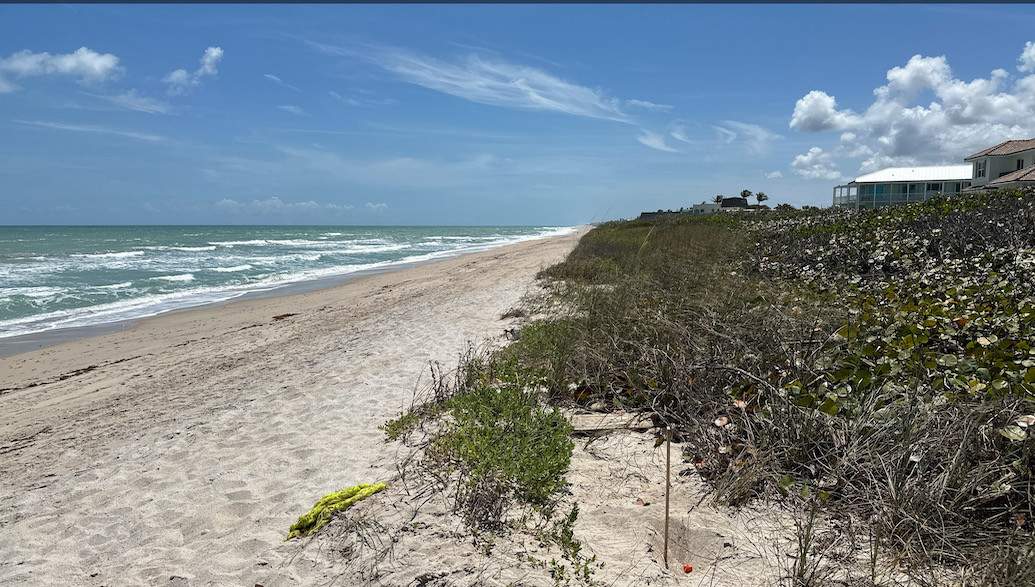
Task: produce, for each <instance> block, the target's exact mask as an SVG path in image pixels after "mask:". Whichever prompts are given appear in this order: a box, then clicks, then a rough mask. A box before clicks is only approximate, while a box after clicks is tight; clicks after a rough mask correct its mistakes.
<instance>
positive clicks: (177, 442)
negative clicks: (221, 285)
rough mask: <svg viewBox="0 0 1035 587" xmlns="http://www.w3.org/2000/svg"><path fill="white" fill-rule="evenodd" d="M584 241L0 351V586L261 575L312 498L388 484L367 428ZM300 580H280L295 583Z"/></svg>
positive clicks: (378, 441) (211, 581)
mask: <svg viewBox="0 0 1035 587" xmlns="http://www.w3.org/2000/svg"><path fill="white" fill-rule="evenodd" d="M577 237H578V235H570V236H564V237H556V238H550V239H542V240H535V241H528V242H523V243H519V244H514V245H508V246H505V247H500V248H496V249H492V250H489V251H484V252H479V253H473V254H469V255H465V256H461V257H456V258H451V259H446V260H441V261H436V262H433V263H428V264H425V265H421V266H418V267H411V268H406V269H401V270H398V271H394V272H390V273H384V274H378V275H370V276H364V277H361V278H357V279H355V280H353V281H350V282H348V283H345V284H343V285H339V286H335V287H332V288H328V289H322V290H318V291H312V292H307V293H301V294H293V295H286V296H281V297H273V298H265V299H255V300H246V301H239V302H233V303H228V304H222V305H218V306H212V307H202V308H199V309H194V310H188V311H183V312H176V313H172V314H168V315H164V316H159V317H156V318H152V319H147V320H143V321H141V322H139V323H137V324H136V325H134V326H133V327H131V328H129V329H126V330H123V331H119V332H114V333H109V334H104V335H101V336H95V337H90V338H84V339H81V340H74V341H70V342H65V343H61V344H58V345H54V346H50V347H46V348H43V349H40V350H35V351H31V352H26V353H22V354H18V355H14V356H10V357H5V358H0V457H2V460H0V488H2V490H0V495H2V497H0V528H2V532H3V539H2V540H0V583H2V584H37V585H56V584H65V585H139V584H163V585H168V584H192V585H194V584H197V585H245V584H247V585H252V584H254V583H256V582H257V580H258V579H259V578H261V577H267V576H269V575H270V571H271V568H273V567H278V566H279V565H281V564H282V562H283V561H282V558H283V557H284V556H285V555H284V553H285V552H286V551H285V548H284V543H283V540H284V536H285V534H286V531H287V528H288V527H289V526H290V524H291V523H292V522H293V521H294V520H295V519H296V518H297V517H298V515H300V514H301V513H303V512H304V511H306V510H307V509H308V508H309V507H310V506H311V505H312V503H313V502H314V501H315V500H316V499H317V498H319V497H320V496H322V495H324V494H325V493H327V492H330V491H333V490H336V489H339V488H341V487H343V486H348V485H352V484H355V483H358V482H368V481H374V480H378V479H381V478H386V477H388V476H389V475H391V474H392V472H393V469H394V466H395V463H394V461H393V457H394V454H395V453H394V450H393V448H392V447H391V446H390V445H388V444H387V443H385V442H384V440H383V439H384V436H383V434H382V432H381V431H380V430H378V428H377V427H378V425H380V424H381V423H382V422H383V421H384V420H385V419H387V418H389V417H391V416H393V415H395V414H397V413H398V412H399V411H400V409H401V408H403V407H404V405H406V404H407V402H408V401H409V399H410V398H411V396H412V393H413V389H414V386H415V384H416V383H417V381H418V380H419V378H420V376H421V374H422V372H423V371H424V370H425V368H426V366H427V364H428V362H429V361H442V362H443V363H446V364H449V363H450V362H452V361H454V360H455V357H456V355H457V353H459V352H460V351H462V350H463V349H464V348H465V346H466V345H467V343H468V341H481V340H485V339H489V338H493V337H498V336H500V335H501V334H502V331H503V329H504V328H506V327H507V326H508V322H507V321H505V320H501V319H500V315H501V313H503V312H505V311H506V310H507V309H508V308H510V307H511V306H512V305H514V304H515V303H516V302H517V301H518V299H519V298H520V297H521V295H522V294H523V293H525V292H526V291H527V289H528V288H529V287H530V286H531V285H532V284H533V276H534V275H535V273H536V272H537V271H538V270H539V269H541V268H542V267H544V266H546V265H549V264H551V263H554V262H557V261H559V260H560V259H562V258H563V256H564V255H565V254H566V253H567V252H568V251H569V250H570V249H571V247H572V246H573V245H574V243H575V242H576V240H577ZM299 568H302V569H303V570H301V571H300V570H298V569H299ZM304 568H305V567H299V565H295V567H294V568H293V569H292V570H291V571H290V572H284V573H279V576H280V577H281V578H282V582H283V583H284V584H292V583H298V584H308V583H310V582H311V581H310V579H312V577H310V578H307V577H306V576H304V575H303V574H300V573H304V572H305V571H304ZM312 573H314V577H315V576H316V575H317V574H319V573H320V570H319V569H313V570H312ZM274 574H275V575H276V574H278V573H274ZM274 583H276V581H275V582H274ZM265 584H266V585H270V584H273V583H270V582H266V583H265Z"/></svg>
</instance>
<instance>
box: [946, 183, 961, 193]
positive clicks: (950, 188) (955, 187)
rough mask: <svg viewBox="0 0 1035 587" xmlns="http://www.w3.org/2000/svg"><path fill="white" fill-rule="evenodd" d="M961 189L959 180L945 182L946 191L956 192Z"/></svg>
mask: <svg viewBox="0 0 1035 587" xmlns="http://www.w3.org/2000/svg"><path fill="white" fill-rule="evenodd" d="M958 191H960V184H959V182H958V181H949V182H946V183H945V193H947V194H955V193H956V192H958Z"/></svg>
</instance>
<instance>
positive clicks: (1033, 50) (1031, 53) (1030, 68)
mask: <svg viewBox="0 0 1035 587" xmlns="http://www.w3.org/2000/svg"><path fill="white" fill-rule="evenodd" d="M1017 69H1018V70H1019V71H1025V72H1035V43H1033V42H1032V41H1028V42H1027V43H1025V44H1024V51H1021V56H1020V57H1018V58H1017Z"/></svg>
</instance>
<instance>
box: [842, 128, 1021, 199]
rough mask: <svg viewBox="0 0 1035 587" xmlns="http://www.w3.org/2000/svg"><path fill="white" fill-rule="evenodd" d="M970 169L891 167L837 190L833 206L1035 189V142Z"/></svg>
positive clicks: (970, 164)
mask: <svg viewBox="0 0 1035 587" xmlns="http://www.w3.org/2000/svg"><path fill="white" fill-rule="evenodd" d="M964 161H966V162H967V164H966V165H933V166H927V167H889V168H888V169H881V170H880V171H875V172H873V173H868V174H866V175H861V176H859V177H857V178H855V179H854V180H853V181H850V182H848V183H847V184H844V185H839V186H836V187H835V188H834V206H836V207H848V208H875V207H879V206H889V205H893V204H905V203H909V202H923V201H924V200H926V199H927V198H929V197H931V196H933V195H935V194H955V193H958V192H961V191H964V190H976V189H997V188H1010V187H1023V186H1035V139H1022V140H1011V141H1005V142H1003V143H999V144H998V145H995V146H994V147H989V148H987V149H985V150H983V151H980V152H977V153H974V154H973V155H971V156H969V157H967V158H966V159H964Z"/></svg>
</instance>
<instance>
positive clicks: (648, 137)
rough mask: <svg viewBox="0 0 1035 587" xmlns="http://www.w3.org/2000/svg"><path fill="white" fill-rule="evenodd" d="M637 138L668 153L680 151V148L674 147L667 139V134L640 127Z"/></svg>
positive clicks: (644, 143) (646, 144) (648, 145)
mask: <svg viewBox="0 0 1035 587" xmlns="http://www.w3.org/2000/svg"><path fill="white" fill-rule="evenodd" d="M636 140H637V141H639V142H640V144H641V145H645V146H647V147H650V148H651V149H655V150H658V151H665V152H666V153H678V152H679V149H676V148H675V147H672V146H671V145H669V144H668V143H667V142H666V141H665V135H663V134H660V133H656V132H653V131H649V130H646V129H640V135H639V136H638V137H636Z"/></svg>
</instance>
